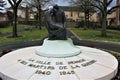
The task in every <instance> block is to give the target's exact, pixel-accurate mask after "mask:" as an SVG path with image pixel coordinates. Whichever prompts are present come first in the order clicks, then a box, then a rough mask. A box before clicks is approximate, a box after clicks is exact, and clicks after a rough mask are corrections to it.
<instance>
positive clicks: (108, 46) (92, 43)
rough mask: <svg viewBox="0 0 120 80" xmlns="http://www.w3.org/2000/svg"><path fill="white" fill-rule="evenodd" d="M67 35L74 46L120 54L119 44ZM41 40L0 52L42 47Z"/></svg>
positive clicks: (11, 45)
mask: <svg viewBox="0 0 120 80" xmlns="http://www.w3.org/2000/svg"><path fill="white" fill-rule="evenodd" d="M67 35H68V37H69V38H72V40H73V43H74V44H75V45H80V46H88V47H94V48H99V49H107V50H112V51H115V52H119V53H120V44H117V43H110V42H99V41H88V40H80V39H79V38H77V37H76V36H75V35H74V34H73V33H72V32H71V31H70V30H68V32H67ZM43 40H44V38H43V39H41V40H36V41H30V42H19V43H12V44H7V45H0V51H2V50H6V49H8V50H9V49H18V48H24V47H29V46H39V45H42V43H43Z"/></svg>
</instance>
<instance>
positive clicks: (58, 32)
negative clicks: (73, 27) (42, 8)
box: [45, 5, 67, 40]
mask: <svg viewBox="0 0 120 80" xmlns="http://www.w3.org/2000/svg"><path fill="white" fill-rule="evenodd" d="M65 22H66V18H65V14H64V11H63V10H61V9H60V8H59V6H58V5H54V6H53V8H52V9H49V10H47V11H46V12H45V26H46V28H47V30H48V34H49V35H48V39H49V40H66V39H67V37H66V28H65Z"/></svg>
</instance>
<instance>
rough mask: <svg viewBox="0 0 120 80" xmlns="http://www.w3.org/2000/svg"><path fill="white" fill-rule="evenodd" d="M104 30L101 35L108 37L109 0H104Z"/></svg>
mask: <svg viewBox="0 0 120 80" xmlns="http://www.w3.org/2000/svg"><path fill="white" fill-rule="evenodd" d="M102 13H103V14H102V32H101V36H102V37H106V36H107V33H106V28H107V0H104V10H103V12H102Z"/></svg>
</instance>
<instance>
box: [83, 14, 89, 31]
mask: <svg viewBox="0 0 120 80" xmlns="http://www.w3.org/2000/svg"><path fill="white" fill-rule="evenodd" d="M88 22H89V13H88V12H85V22H84V30H86V29H87V27H88Z"/></svg>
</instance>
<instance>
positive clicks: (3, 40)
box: [0, 26, 47, 45]
mask: <svg viewBox="0 0 120 80" xmlns="http://www.w3.org/2000/svg"><path fill="white" fill-rule="evenodd" d="M24 28H25V26H18V31H19V30H20V31H22V32H18V35H19V36H21V37H17V38H8V36H10V35H12V27H8V28H0V32H1V33H11V34H9V35H7V36H0V45H2V44H9V43H14V42H24V41H33V40H37V39H41V38H43V37H45V36H46V35H47V30H46V29H45V28H42V30H39V29H36V28H34V29H33V30H32V31H30V30H29V31H23V30H24Z"/></svg>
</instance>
